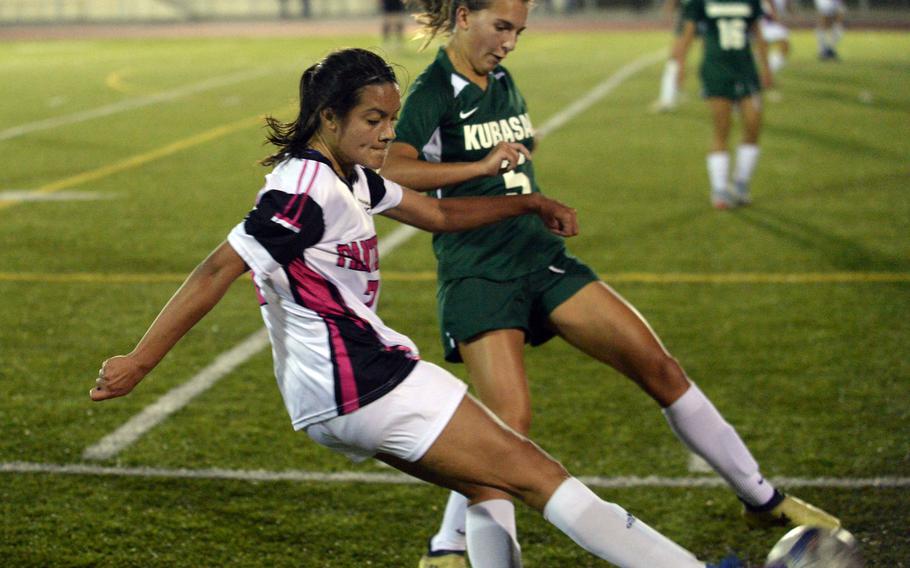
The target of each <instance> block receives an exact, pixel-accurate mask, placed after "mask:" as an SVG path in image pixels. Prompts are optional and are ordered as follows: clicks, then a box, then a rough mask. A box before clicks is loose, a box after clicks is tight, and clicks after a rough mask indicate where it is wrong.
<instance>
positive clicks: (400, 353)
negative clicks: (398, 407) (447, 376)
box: [228, 151, 419, 430]
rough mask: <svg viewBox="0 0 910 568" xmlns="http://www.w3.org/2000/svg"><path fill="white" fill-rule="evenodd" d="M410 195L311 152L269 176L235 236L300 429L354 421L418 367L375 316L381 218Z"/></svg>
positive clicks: (407, 345)
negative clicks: (377, 222)
mask: <svg viewBox="0 0 910 568" xmlns="http://www.w3.org/2000/svg"><path fill="white" fill-rule="evenodd" d="M401 196H402V189H401V186H399V185H398V184H396V183H394V182H391V181H388V180H385V179H384V178H382V177H380V176H379V175H378V174H376V173H375V172H373V171H371V170H367V169H364V168H361V167H360V166H356V167H355V170H354V176H353V179H351V180H347V181H345V180H343V179H341V178H340V177H338V175H337V174H336V173H335V171H334V170H333V169H332V166H331V165H330V163H329V162H328V160H326V158H325V157H323V156H322V155H321V154H319V153H318V152H315V151H308V152H307V153H306V154H305V155H304V157H303V158H301V159H289V160H286V161H284V162H282V163H281V164H279V165H278V166H276V167H275V169H274V170H273V171H272V172H271V173H270V174H268V175H267V176H266V183H265V186H264V187H263V188H262V190H261V191H260V192H259V195H258V197H257V200H256V207H255V208H254V209H253V210H252V211H251V212H250V214H249V215H248V216H247V218H246V219H245V220H244V221H243V222H241V223H240V224H238V225H237V226H236V227H234V229H233V230H232V231H231V233H230V234H229V235H228V242H229V243H230V245H231V246H232V247H233V248H234V249H235V250H236V251H237V253H238V254H239V255H240V256H241V257H242V258H243V260H244V261H245V262H246V264H247V266H249V267H250V269H251V270H252V272H253V279H254V281H255V284H256V287H257V289H258V292H259V302H260V306H261V312H262V318H263V319H264V320H265V324H266V327H267V328H268V331H269V337H270V339H271V342H272V355H273V359H274V361H275V376H276V378H277V380H278V387H279V389H280V390H281V395H282V397H283V398H284V403H285V406H286V407H287V410H288V414H289V415H290V417H291V422H292V424H293V426H294V429H296V430H300V429H302V428H306V427H307V426H309V425H310V424H314V423H316V422H321V421H323V420H328V419H329V418H334V417H335V416H339V415H342V414H349V413H351V412H353V411H355V410H357V409H358V408H360V407H362V406H365V405H367V404H369V403H370V402H372V401H374V400H376V399H378V398H379V397H381V396H382V395H384V394H386V393H387V392H389V391H390V390H391V389H392V388H394V387H395V386H396V385H397V384H398V383H400V382H401V381H402V380H404V378H405V377H407V375H408V374H409V373H410V372H411V370H412V369H413V367H414V365H415V364H416V362H417V360H418V358H419V357H418V351H417V347H416V346H415V345H414V343H413V342H412V341H411V340H410V339H409V338H407V337H406V336H404V335H402V334H400V333H398V332H396V331H394V330H392V329H390V328H388V327H386V326H385V324H383V322H382V320H381V319H379V316H377V315H376V311H375V310H376V304H377V300H378V299H379V287H380V282H379V249H378V248H377V239H376V228H375V226H374V224H373V217H372V216H373V215H375V214H377V213H381V212H382V211H385V210H386V209H390V208H392V207H395V206H396V205H398V203H399V202H400V201H401Z"/></svg>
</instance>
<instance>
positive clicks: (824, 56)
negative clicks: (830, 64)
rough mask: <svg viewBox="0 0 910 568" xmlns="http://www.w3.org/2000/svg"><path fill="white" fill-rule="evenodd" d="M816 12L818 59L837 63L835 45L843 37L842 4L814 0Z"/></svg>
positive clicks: (828, 0) (833, 1)
mask: <svg viewBox="0 0 910 568" xmlns="http://www.w3.org/2000/svg"><path fill="white" fill-rule="evenodd" d="M815 9H816V11H817V12H818V27H816V29H815V37H816V39H817V40H818V58H819V59H820V60H822V61H837V60H838V59H839V58H840V56H839V55H838V54H837V44H838V43H840V40H841V38H842V37H843V36H844V11H845V8H844V4H843V2H842V1H841V0H815Z"/></svg>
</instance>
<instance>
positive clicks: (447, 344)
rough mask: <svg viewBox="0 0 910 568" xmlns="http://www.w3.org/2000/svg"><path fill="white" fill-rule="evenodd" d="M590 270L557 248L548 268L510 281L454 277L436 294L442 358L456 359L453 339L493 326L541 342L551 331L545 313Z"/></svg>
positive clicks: (591, 276)
mask: <svg viewBox="0 0 910 568" xmlns="http://www.w3.org/2000/svg"><path fill="white" fill-rule="evenodd" d="M598 280H600V278H598V276H597V274H595V273H594V271H593V270H591V269H590V268H588V266H587V265H585V264H584V263H583V262H581V261H579V260H578V259H576V258H575V257H573V256H569V255H567V254H565V252H561V253H560V254H559V256H557V257H556V258H555V259H554V260H553V261H552V262H551V264H550V265H549V266H548V267H547V268H543V269H541V270H538V271H537V272H532V273H530V274H526V275H524V276H521V277H519V278H515V279H512V280H502V281H499V280H489V279H486V278H458V279H456V280H450V281H447V282H442V283H440V285H439V289H438V291H437V294H436V299H437V305H438V308H439V323H440V326H441V327H442V330H441V331H442V345H443V349H444V350H445V359H446V361H449V362H451V363H460V362H461V354H460V353H459V352H458V342H459V341H467V340H469V339H471V338H472V337H475V336H477V335H479V334H481V333H483V332H485V331H492V330H494V329H521V330H524V332H525V342H526V343H530V344H531V345H540V344H541V343H544V342H546V341H548V340H549V339H550V338H552V337H553V336H554V335H555V332H554V331H553V329H552V327H551V326H550V324H549V315H550V313H551V312H552V311H553V310H554V309H556V307H557V306H559V305H560V304H562V303H563V302H565V301H566V300H568V299H569V298H571V297H572V296H573V295H575V293H576V292H578V291H579V290H581V289H582V288H583V287H584V286H586V285H587V284H588V283H590V282H596V281H598Z"/></svg>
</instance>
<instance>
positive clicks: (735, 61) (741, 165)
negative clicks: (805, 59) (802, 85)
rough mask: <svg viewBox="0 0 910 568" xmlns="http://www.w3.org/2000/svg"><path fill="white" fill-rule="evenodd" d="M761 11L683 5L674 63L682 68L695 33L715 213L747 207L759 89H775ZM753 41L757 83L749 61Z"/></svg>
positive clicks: (741, 4)
mask: <svg viewBox="0 0 910 568" xmlns="http://www.w3.org/2000/svg"><path fill="white" fill-rule="evenodd" d="M763 13H764V11H763V9H762V5H761V0H684V1H683V19H684V20H685V27H684V28H683V33H682V35H681V36H680V37H679V39H678V41H677V44H676V47H675V49H674V52H675V57H676V60H677V62H684V61H685V60H686V54H687V53H688V51H689V47H690V46H691V45H692V41H693V40H694V39H695V36H696V33H697V30H701V32H702V35H703V37H704V43H705V53H704V59H703V60H702V64H701V81H702V93H703V95H704V97H705V98H706V99H707V101H708V106H709V107H710V109H711V116H712V119H713V123H714V136H713V138H712V141H711V150H710V152H709V153H708V159H707V165H708V179H709V181H710V184H711V204H712V205H713V206H714V207H715V208H716V209H731V208H734V207H739V206H743V205H749V204H750V203H751V202H752V197H751V194H750V192H749V182H750V181H751V179H752V173H753V172H754V171H755V166H756V164H757V163H758V154H759V148H758V138H759V135H760V134H761V123H762V104H761V89H762V86H764V87H765V88H770V87H772V86H773V78H772V75H771V70H770V68H769V66H768V46H767V43H766V42H765V39H764V37H763V36H762V34H761V30H760V29H759V26H760V25H761V17H762V15H763ZM751 40H754V41H755V47H756V51H757V52H758V62H759V67H760V69H761V77H760V78H759V73H758V72H757V71H756V68H755V60H754V59H753V57H752V41H751ZM736 106H738V107H739V112H740V115H741V116H742V122H743V140H742V143H741V144H740V145H739V147H738V148H737V149H736V164H735V166H734V169H733V176H732V188H731V187H730V186H731V183H730V181H731V180H730V155H729V153H728V150H727V148H728V139H729V137H730V127H731V123H732V115H733V108H734V107H736Z"/></svg>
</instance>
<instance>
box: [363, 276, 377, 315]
mask: <svg viewBox="0 0 910 568" xmlns="http://www.w3.org/2000/svg"><path fill="white" fill-rule="evenodd" d="M378 292H379V280H367V289H366V290H365V291H364V293H363V295H364V296H366V297H367V301H366V302H364V304H366V306H367V307H368V308H372V307H373V304H374V303H375V302H376V294H377V293H378Z"/></svg>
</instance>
